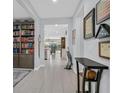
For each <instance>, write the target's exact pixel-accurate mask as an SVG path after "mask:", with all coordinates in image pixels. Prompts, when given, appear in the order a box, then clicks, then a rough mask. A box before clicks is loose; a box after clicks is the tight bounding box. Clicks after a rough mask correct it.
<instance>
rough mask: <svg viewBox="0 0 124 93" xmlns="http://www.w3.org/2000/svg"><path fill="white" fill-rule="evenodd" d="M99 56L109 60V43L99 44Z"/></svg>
mask: <svg viewBox="0 0 124 93" xmlns="http://www.w3.org/2000/svg"><path fill="white" fill-rule="evenodd" d="M99 56H100V57H102V58H106V59H110V41H102V42H99Z"/></svg>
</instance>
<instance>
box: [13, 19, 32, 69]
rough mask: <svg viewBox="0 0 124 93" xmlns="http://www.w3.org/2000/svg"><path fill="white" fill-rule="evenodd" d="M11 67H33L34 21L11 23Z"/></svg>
mask: <svg viewBox="0 0 124 93" xmlns="http://www.w3.org/2000/svg"><path fill="white" fill-rule="evenodd" d="M13 67H15V68H33V67H34V22H33V21H28V20H26V21H21V20H18V22H14V23H13Z"/></svg>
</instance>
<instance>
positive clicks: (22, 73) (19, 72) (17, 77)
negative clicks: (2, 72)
mask: <svg viewBox="0 0 124 93" xmlns="http://www.w3.org/2000/svg"><path fill="white" fill-rule="evenodd" d="M30 72H31V69H18V68H14V69H13V87H15V86H16V85H17V84H18V83H19V82H20V81H21V80H23V79H24V78H25V77H26V76H27V75H28V74H29V73H30Z"/></svg>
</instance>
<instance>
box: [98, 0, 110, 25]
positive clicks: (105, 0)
mask: <svg viewBox="0 0 124 93" xmlns="http://www.w3.org/2000/svg"><path fill="white" fill-rule="evenodd" d="M109 18H110V0H100V1H99V2H98V3H97V5H96V23H97V24H99V23H101V22H103V21H105V20H107V19H109Z"/></svg>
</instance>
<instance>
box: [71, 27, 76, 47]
mask: <svg viewBox="0 0 124 93" xmlns="http://www.w3.org/2000/svg"><path fill="white" fill-rule="evenodd" d="M75 38H76V29H73V30H72V44H73V45H74V44H75Z"/></svg>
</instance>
